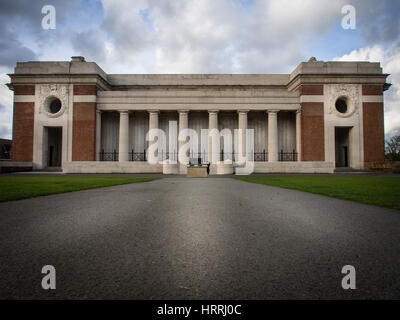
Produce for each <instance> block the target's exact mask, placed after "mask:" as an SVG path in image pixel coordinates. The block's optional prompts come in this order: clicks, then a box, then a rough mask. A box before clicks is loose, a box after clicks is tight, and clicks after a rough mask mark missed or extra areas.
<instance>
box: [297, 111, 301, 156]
mask: <svg viewBox="0 0 400 320" xmlns="http://www.w3.org/2000/svg"><path fill="white" fill-rule="evenodd" d="M296 152H297V161H301V109H299V110H297V111H296Z"/></svg>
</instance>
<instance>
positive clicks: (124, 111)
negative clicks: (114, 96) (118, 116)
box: [117, 110, 129, 113]
mask: <svg viewBox="0 0 400 320" xmlns="http://www.w3.org/2000/svg"><path fill="white" fill-rule="evenodd" d="M117 111H118V112H119V113H129V110H117Z"/></svg>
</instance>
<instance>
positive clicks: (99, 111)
mask: <svg viewBox="0 0 400 320" xmlns="http://www.w3.org/2000/svg"><path fill="white" fill-rule="evenodd" d="M103 112H104V111H103V110H99V109H96V113H97V114H102V113H103Z"/></svg>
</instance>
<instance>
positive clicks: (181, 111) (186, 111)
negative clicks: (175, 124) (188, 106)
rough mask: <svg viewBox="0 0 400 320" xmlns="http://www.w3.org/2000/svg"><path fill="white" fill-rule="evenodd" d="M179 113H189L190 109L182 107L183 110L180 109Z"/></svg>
mask: <svg viewBox="0 0 400 320" xmlns="http://www.w3.org/2000/svg"><path fill="white" fill-rule="evenodd" d="M178 113H189V110H183V109H181V110H178Z"/></svg>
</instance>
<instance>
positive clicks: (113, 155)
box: [99, 150, 118, 161]
mask: <svg viewBox="0 0 400 320" xmlns="http://www.w3.org/2000/svg"><path fill="white" fill-rule="evenodd" d="M99 160H100V161H118V152H117V150H114V151H112V152H105V151H104V150H101V152H100V156H99Z"/></svg>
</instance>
